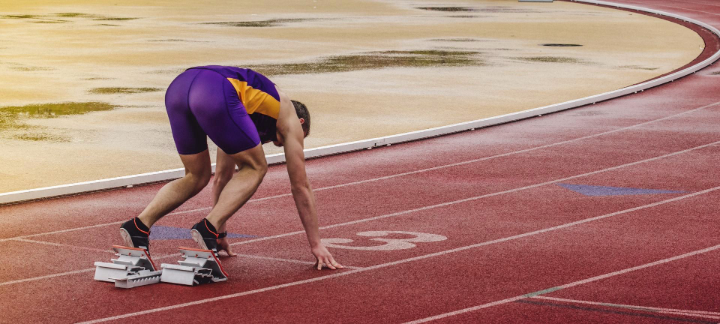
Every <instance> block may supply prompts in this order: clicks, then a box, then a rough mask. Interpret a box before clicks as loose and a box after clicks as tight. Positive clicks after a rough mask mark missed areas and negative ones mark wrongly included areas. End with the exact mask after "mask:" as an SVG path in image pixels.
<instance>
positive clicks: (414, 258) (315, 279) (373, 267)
mask: <svg viewBox="0 0 720 324" xmlns="http://www.w3.org/2000/svg"><path fill="white" fill-rule="evenodd" d="M716 190H720V186H718V187H714V188H710V189H706V190H703V191H698V192H695V193H691V194H687V195H683V196H680V197H675V198H671V199H666V200H662V201H658V202H654V203H651V204H647V205H644V206H638V207H633V208H629V209H625V210H622V211H618V212H614V213H610V214H605V215H601V216H596V217H592V218H587V219H583V220H580V221H575V222H571V223H565V224H563V225H558V226H554V227H549V228H545V229H540V230H536V231H532V232H527V233H523V234H518V235H513V236H509V237H505V238H501V239H496V240H492V241H486V242H482V243H477V244H472V245H467V246H462V247H458V248H454V249H450V250H445V251H440V252H435V253H431V254H425V255H421V256H416V257H412V258H408V259H402V260H397V261H392V262H387V263H382V264H378V265H374V266H369V267H365V268H362V269H357V270H350V271H343V272H339V273H334V274H331V275H327V276H322V277H317V278H312V279H306V280H300V281H294V282H289V283H286V284H281V285H275V286H270V287H265V288H260V289H255V290H249V291H243V292H239V293H234V294H228V295H223V296H217V297H213V298H206V299H200V300H196V301H192V302H187V303H181V304H176V305H171V306H165V307H158V308H153V309H148V310H144V311H140V312H134V313H127V314H123V315H117V316H112V317H106V318H101V319H96V320H91V321H87V322H81V323H85V324H89V323H101V322H107V321H113V320H118V319H123V318H128V317H134V316H139V315H145V314H152V313H157V312H162V311H166V310H172V309H178V308H184V307H188V306H194V305H201V304H206V303H210V302H216V301H220V300H225V299H231V298H236V297H241V296H247V295H253V294H258V293H263V292H267V291H273V290H278V289H282V288H287V287H292V286H299V285H304V284H307V283H313V282H317V281H322V280H326V279H333V278H338V277H344V276H348V275H351V274H356V273H361V272H367V271H372V270H377V269H382V268H387V267H391V266H395V265H399V264H404V263H408V262H414V261H418V260H424V259H429V258H433V257H437V256H443V255H447V254H451V253H456V252H461V251H466V250H470V249H474V248H478V247H482V246H488V245H492V244H497V243H503V242H507V241H511V240H516V239H520V238H525V237H529V236H534V235H538V234H543V233H547V232H552V231H557V230H560V229H564V228H568V227H572V226H575V225H580V224H584V223H589V222H594V221H598V220H602V219H606V218H610V217H614V216H617V215H622V214H627V213H630V212H634V211H638V210H642V209H647V208H652V207H656V206H660V205H664V204H667V203H671V202H675V201H679V200H682V199H686V198H692V197H696V196H699V195H703V194H707V193H710V192H713V191H716ZM716 249H720V245H716V246H714V247H711V248H707V249H704V250H698V251H694V252H690V253H686V254H683V255H680V256H675V257H672V258H669V259H663V260H660V261H656V262H653V263H648V264H645V265H641V266H637V267H633V268H628V269H624V270H620V271H616V272H612V273H609V274H604V275H601V276H596V277H592V278H589V279H585V280H581V281H576V282H573V283H570V284H565V285H562V286H558V287H554V288H550V289H546V290H542V291H539V292H535V293H531V294H526V295H522V296H517V297H513V298H508V299H504V300H501V301H496V302H493V303H489V304H484V305H480V306H475V307H471V308H466V309H463V310H459V311H455V312H452V313H445V314H440V315H437V316H433V317H429V318H426V319H421V320H418V321H415V322H411V323H422V322H427V321H430V320H434V319H440V318H444V317H448V316H452V315H457V314H461V313H465V312H469V311H473V310H476V309H481V308H487V307H490V306H494V305H500V304H505V303H509V302H513V301H516V300H519V299H524V298H530V297H535V296H539V295H542V294H545V293H550V292H552V291H557V290H560V289H565V288H569V287H574V286H577V285H581V284H584V283H588V282H592V281H596V280H600V279H605V278H608V277H612V276H616V275H619V274H623V273H627V272H630V271H635V270H639V269H644V268H647V267H651V266H654V265H658V264H662V263H667V262H670V261H674V260H678V259H682V258H685V257H689V256H692V255H696V254H700V253H706V252H709V251H712V250H716Z"/></svg>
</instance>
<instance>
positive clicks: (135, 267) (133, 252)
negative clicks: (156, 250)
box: [95, 245, 162, 288]
mask: <svg viewBox="0 0 720 324" xmlns="http://www.w3.org/2000/svg"><path fill="white" fill-rule="evenodd" d="M113 250H115V252H116V253H115V255H117V256H118V258H117V259H112V263H108V262H95V280H98V281H106V282H114V283H115V287H118V288H133V287H139V286H145V285H150V284H155V283H159V282H160V275H161V273H162V271H157V270H156V268H155V264H154V263H153V261H152V259H151V258H150V255H149V254H148V253H147V251H146V250H144V249H139V248H133V247H127V246H119V245H114V246H113Z"/></svg>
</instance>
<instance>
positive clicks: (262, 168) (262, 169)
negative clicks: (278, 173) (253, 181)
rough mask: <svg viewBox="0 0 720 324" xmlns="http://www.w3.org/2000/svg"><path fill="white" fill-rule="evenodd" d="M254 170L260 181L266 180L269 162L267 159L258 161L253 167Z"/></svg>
mask: <svg viewBox="0 0 720 324" xmlns="http://www.w3.org/2000/svg"><path fill="white" fill-rule="evenodd" d="M253 169H254V170H255V172H256V174H257V175H258V177H259V178H260V180H262V179H263V178H265V175H266V174H267V171H268V164H267V161H266V160H265V159H261V160H259V161H257V163H255V165H254V166H253Z"/></svg>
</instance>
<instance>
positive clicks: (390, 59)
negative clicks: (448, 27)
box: [248, 50, 484, 75]
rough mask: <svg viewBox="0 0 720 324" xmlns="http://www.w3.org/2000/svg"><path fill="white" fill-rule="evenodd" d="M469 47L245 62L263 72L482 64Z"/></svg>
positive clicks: (325, 71) (335, 70)
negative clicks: (277, 61) (309, 60)
mask: <svg viewBox="0 0 720 324" xmlns="http://www.w3.org/2000/svg"><path fill="white" fill-rule="evenodd" d="M478 54H479V52H469V51H440V50H415V51H385V52H370V53H366V54H356V55H345V56H332V57H328V58H325V59H322V60H320V61H317V62H310V63H287V64H263V65H253V66H248V68H251V69H254V70H256V71H258V72H260V73H262V74H266V75H286V74H310V73H329V72H349V71H358V70H370V69H382V68H393V67H436V66H478V65H482V64H484V63H483V62H482V61H481V60H480V59H479V58H478V57H477V55H478Z"/></svg>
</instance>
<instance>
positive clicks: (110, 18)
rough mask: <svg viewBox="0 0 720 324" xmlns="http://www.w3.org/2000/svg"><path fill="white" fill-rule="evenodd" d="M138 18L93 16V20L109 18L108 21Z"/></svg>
mask: <svg viewBox="0 0 720 324" xmlns="http://www.w3.org/2000/svg"><path fill="white" fill-rule="evenodd" d="M136 19H140V18H129V17H128V18H123V17H98V18H93V20H109V21H127V20H136Z"/></svg>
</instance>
